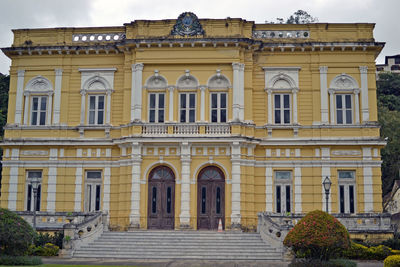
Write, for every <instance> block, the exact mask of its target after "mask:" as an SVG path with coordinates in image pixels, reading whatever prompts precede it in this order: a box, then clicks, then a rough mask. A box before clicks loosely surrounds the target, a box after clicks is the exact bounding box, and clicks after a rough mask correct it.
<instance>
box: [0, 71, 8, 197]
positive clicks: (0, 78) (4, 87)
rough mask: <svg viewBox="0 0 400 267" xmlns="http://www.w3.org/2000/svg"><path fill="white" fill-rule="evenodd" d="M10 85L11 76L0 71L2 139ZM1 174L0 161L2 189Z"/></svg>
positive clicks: (0, 155) (0, 156) (1, 137)
mask: <svg viewBox="0 0 400 267" xmlns="http://www.w3.org/2000/svg"><path fill="white" fill-rule="evenodd" d="M9 87H10V76H8V75H4V74H2V73H0V141H1V140H3V136H4V126H5V125H6V123H7V111H8V90H9ZM2 157H3V149H2V148H1V147H0V159H1V158H2ZM1 174H2V165H1V162H0V189H1V177H2V176H1ZM0 192H1V190H0ZM0 194H1V193H0Z"/></svg>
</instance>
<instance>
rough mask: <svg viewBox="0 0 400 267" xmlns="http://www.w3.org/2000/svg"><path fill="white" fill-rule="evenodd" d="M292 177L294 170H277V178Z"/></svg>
mask: <svg viewBox="0 0 400 267" xmlns="http://www.w3.org/2000/svg"><path fill="white" fill-rule="evenodd" d="M291 177H292V172H290V171H276V172H275V178H276V179H290V178H291Z"/></svg>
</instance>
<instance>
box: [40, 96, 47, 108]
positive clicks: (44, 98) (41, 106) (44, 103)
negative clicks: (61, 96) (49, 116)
mask: <svg viewBox="0 0 400 267" xmlns="http://www.w3.org/2000/svg"><path fill="white" fill-rule="evenodd" d="M40 99H41V100H40V110H46V104H47V103H46V101H47V97H41V98H40Z"/></svg>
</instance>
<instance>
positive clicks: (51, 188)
mask: <svg viewBox="0 0 400 267" xmlns="http://www.w3.org/2000/svg"><path fill="white" fill-rule="evenodd" d="M57 159H58V149H57V148H50V161H56V160H57ZM51 165H53V164H51ZM51 165H50V166H51ZM56 196H57V167H54V166H51V167H49V174H48V180H47V211H49V212H55V211H56Z"/></svg>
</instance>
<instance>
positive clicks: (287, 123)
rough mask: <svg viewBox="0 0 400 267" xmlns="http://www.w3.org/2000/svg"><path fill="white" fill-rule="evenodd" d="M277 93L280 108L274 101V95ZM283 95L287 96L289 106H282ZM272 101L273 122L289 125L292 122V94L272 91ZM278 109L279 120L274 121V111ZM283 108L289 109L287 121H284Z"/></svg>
mask: <svg viewBox="0 0 400 267" xmlns="http://www.w3.org/2000/svg"><path fill="white" fill-rule="evenodd" d="M277 95H279V101H280V103H279V104H280V108H277V107H276V106H277V105H276V103H275V96H277ZM285 96H288V97H289V108H285V107H284V98H285ZM273 101H274V111H273V112H274V113H273V117H274V124H277V125H290V124H291V123H292V94H291V93H274V94H273ZM277 110H279V113H280V115H281V122H276V117H275V112H276V111H277ZM285 110H289V122H285Z"/></svg>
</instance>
